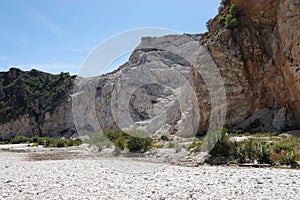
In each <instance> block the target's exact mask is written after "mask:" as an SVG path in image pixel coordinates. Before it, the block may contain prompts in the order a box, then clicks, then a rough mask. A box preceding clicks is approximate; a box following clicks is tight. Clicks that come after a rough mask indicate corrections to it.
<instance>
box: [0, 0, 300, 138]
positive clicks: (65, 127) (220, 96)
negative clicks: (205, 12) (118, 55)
mask: <svg viewBox="0 0 300 200" xmlns="http://www.w3.org/2000/svg"><path fill="white" fill-rule="evenodd" d="M233 4H236V5H237V6H236V7H235V8H234V9H235V10H234V9H233V8H232V5H233ZM236 8H238V10H239V12H237V11H236ZM299 13H300V3H298V2H296V1H293V0H256V1H254V0H249V1H244V0H231V1H229V0H228V1H227V2H226V5H224V6H223V7H222V8H221V9H220V13H219V14H218V15H217V16H216V17H215V18H214V19H213V20H211V22H210V24H209V32H207V33H205V34H203V35H187V34H183V35H169V36H164V37H158V38H150V37H145V38H143V39H142V41H141V44H140V45H139V46H138V47H137V48H136V49H135V50H134V52H133V53H132V55H131V57H130V59H129V61H128V62H127V63H125V64H124V65H123V66H121V67H120V68H119V69H118V70H116V71H115V72H113V73H109V74H105V75H102V76H100V77H95V78H91V79H87V80H84V79H82V78H80V77H78V78H77V79H76V81H75V88H74V89H75V90H74V94H72V95H71V89H72V86H73V83H74V80H75V77H69V76H67V75H64V74H61V75H57V76H53V77H52V76H50V75H47V76H45V75H43V74H42V73H40V72H37V71H31V72H28V73H25V72H22V71H20V70H16V69H12V70H10V71H9V72H6V73H1V74H0V78H1V80H3V81H2V82H1V84H0V86H2V88H0V89H1V90H0V101H1V102H2V104H1V107H0V108H1V116H0V117H1V118H0V139H6V138H9V137H12V136H14V135H35V134H39V135H56V136H62V135H64V134H66V135H71V134H73V133H75V132H76V131H78V132H79V134H84V135H85V134H90V133H93V132H97V131H100V130H101V129H102V130H105V129H115V128H132V129H144V130H147V131H149V132H151V133H153V134H165V133H174V134H179V135H184V136H186V135H195V134H204V133H205V132H206V131H207V130H208V128H209V127H210V126H211V121H213V120H212V119H217V118H214V115H213V114H214V113H221V114H222V112H225V111H226V113H225V114H226V118H225V121H224V126H226V127H228V128H231V129H232V130H235V131H236V130H243V131H265V132H267V131H284V130H288V129H299V128H300V83H299V81H300V45H299V43H300V32H299V27H300V14H299ZM229 14H231V15H234V16H229V17H228V15H229ZM232 17H234V18H236V21H234V20H233V21H230V19H232ZM229 22H230V23H229ZM213 69H216V71H217V72H218V73H215V71H214V70H213ZM219 75H220V77H218V76H219ZM40 76H41V77H48V79H44V80H43V81H41V80H40V81H36V80H37V79H36V78H32V77H40ZM20 77H23V79H20ZM49 78H51V79H55V80H57V81H54V82H52V81H50V80H49ZM59 78H61V81H59ZM24 80H25V83H26V84H25V85H27V86H26V87H20V83H22V84H21V85H24V84H23V82H24ZM27 80H31V81H33V82H34V83H30V81H29V83H28V81H27ZM19 82H20V83H19ZM38 82H39V83H38ZM51 83H53V84H51ZM223 83H224V85H223ZM36 84H37V85H36ZM46 86H47V87H46ZM62 86H66V87H62ZM28 87H29V88H31V89H30V90H27V89H28ZM3 88H4V89H5V90H3ZM223 89H224V91H223ZM41 91H43V92H42V93H44V92H45V91H46V93H47V95H46V96H45V95H41V94H39V93H38V92H41ZM225 91H226V94H224V93H225ZM20 93H24V95H18V94H20ZM224 95H225V96H224ZM71 96H72V101H71ZM224 97H226V98H224ZM3 103H4V104H3ZM224 103H225V104H226V105H225V106H224ZM49 107H50V108H49ZM225 107H226V108H225ZM73 117H74V121H73ZM217 121H220V122H222V124H223V121H222V119H217ZM215 125H216V124H215ZM75 126H76V128H75Z"/></svg>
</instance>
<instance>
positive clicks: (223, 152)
mask: <svg viewBox="0 0 300 200" xmlns="http://www.w3.org/2000/svg"><path fill="white" fill-rule="evenodd" d="M226 132H227V130H226V129H224V130H222V131H221V135H220V137H219V139H218V140H217V142H216V143H215V145H214V147H213V148H212V149H211V151H210V152H209V154H210V155H212V156H229V155H230V151H231V149H232V147H233V145H234V143H233V142H231V141H230V140H229V137H228V135H227V134H226Z"/></svg>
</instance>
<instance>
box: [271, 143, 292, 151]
mask: <svg viewBox="0 0 300 200" xmlns="http://www.w3.org/2000/svg"><path fill="white" fill-rule="evenodd" d="M273 150H274V151H275V152H276V153H280V152H281V151H286V150H289V147H288V146H287V145H286V144H274V146H273Z"/></svg>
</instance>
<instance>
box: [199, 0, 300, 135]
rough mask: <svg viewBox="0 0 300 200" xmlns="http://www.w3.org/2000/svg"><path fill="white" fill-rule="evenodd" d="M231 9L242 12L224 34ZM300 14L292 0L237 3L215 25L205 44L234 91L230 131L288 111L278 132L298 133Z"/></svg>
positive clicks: (230, 92) (229, 93) (230, 93)
mask: <svg viewBox="0 0 300 200" xmlns="http://www.w3.org/2000/svg"><path fill="white" fill-rule="evenodd" d="M232 4H236V5H237V6H238V8H239V10H240V14H239V16H238V22H239V25H238V26H237V27H235V28H224V27H222V26H221V25H220V18H221V17H222V16H225V17H226V15H228V11H229V9H230V6H231V5H232ZM299 10H300V4H299V3H296V2H295V1H290V0H265V1H262V0H261V1H252V0H250V1H241V0H232V1H231V2H230V1H229V3H228V4H227V5H226V6H225V7H224V8H223V9H222V10H221V12H220V13H219V15H218V16H216V18H215V19H214V20H212V22H211V24H210V32H209V33H207V34H206V36H205V37H204V39H203V41H202V43H203V44H204V45H205V46H207V48H208V49H209V50H210V52H211V55H212V56H213V58H214V60H215V61H216V63H217V65H218V67H219V69H220V70H221V71H222V76H223V77H224V80H225V82H227V83H228V84H230V85H231V86H233V87H231V86H229V85H228V86H227V87H226V91H227V96H228V97H229V98H231V99H232V101H228V103H229V105H228V106H229V109H228V110H229V112H228V115H227V116H228V117H227V118H228V125H231V124H232V125H235V124H237V123H238V122H239V121H241V120H243V118H245V117H247V116H251V115H253V114H254V113H256V112H258V111H260V110H262V109H263V108H269V109H272V110H274V109H282V111H281V113H282V112H283V110H286V115H284V116H285V118H286V120H285V123H284V124H285V125H283V124H282V123H281V126H282V127H278V128H282V129H285V128H299V121H300V120H299V107H300V104H299V94H300V87H299V74H300V70H299V67H300V66H299V58H300V54H299V52H300V47H299V41H300V38H299V30H298V29H299V28H298V27H299V25H300V15H299ZM239 86H240V87H239ZM235 88H236V89H237V88H240V91H235V90H234V89H235ZM281 115H282V114H281ZM274 117H275V118H276V113H275V116H274ZM281 118H282V117H281ZM282 120H284V119H283V118H282ZM261 128H262V127H261Z"/></svg>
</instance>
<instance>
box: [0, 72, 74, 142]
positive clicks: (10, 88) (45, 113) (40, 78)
mask: <svg viewBox="0 0 300 200" xmlns="http://www.w3.org/2000/svg"><path fill="white" fill-rule="evenodd" d="M74 80H75V77H74V76H73V77H72V76H70V75H69V74H67V73H61V74H58V75H52V74H48V73H44V72H40V71H37V70H31V71H29V72H24V71H21V70H20V69H17V68H11V69H10V70H9V71H8V72H0V139H1V140H5V139H9V138H11V137H13V136H15V135H26V136H34V135H39V136H45V135H47V136H57V137H61V136H67V137H69V136H71V135H72V134H74V133H75V132H76V130H75V126H74V123H73V118H72V107H71V98H70V94H71V91H72V88H73V82H74Z"/></svg>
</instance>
